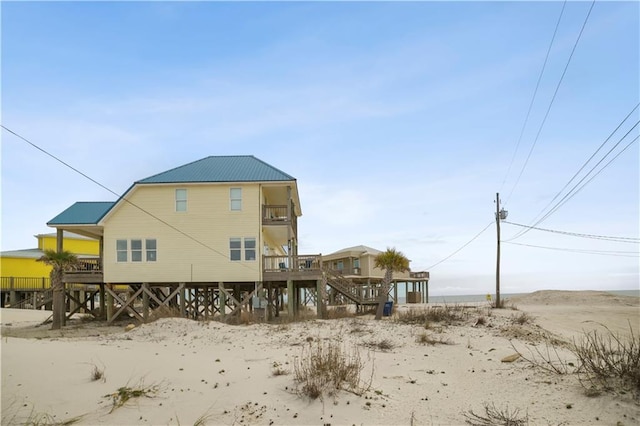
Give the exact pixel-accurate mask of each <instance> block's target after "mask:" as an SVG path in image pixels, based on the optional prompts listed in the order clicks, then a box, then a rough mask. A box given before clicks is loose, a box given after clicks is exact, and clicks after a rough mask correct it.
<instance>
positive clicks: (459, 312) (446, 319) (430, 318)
mask: <svg viewBox="0 0 640 426" xmlns="http://www.w3.org/2000/svg"><path fill="white" fill-rule="evenodd" d="M467 316H468V313H467V310H466V308H465V307H463V306H458V305H444V306H428V307H424V308H421V309H409V310H406V311H403V312H399V313H398V314H397V315H396V321H397V322H400V323H403V324H424V325H427V324H428V325H429V327H431V323H432V322H438V323H443V324H446V325H448V324H456V323H458V322H461V321H463V320H465V319H466V317H467ZM429 327H427V328H429Z"/></svg>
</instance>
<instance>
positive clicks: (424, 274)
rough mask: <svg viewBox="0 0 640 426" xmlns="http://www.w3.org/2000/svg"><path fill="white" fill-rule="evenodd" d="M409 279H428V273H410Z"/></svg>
mask: <svg viewBox="0 0 640 426" xmlns="http://www.w3.org/2000/svg"><path fill="white" fill-rule="evenodd" d="M409 276H410V277H411V278H424V279H426V280H428V279H429V272H427V271H420V272H411V273H410V275H409Z"/></svg>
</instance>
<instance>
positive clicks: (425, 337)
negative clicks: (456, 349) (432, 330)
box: [416, 333, 453, 346]
mask: <svg viewBox="0 0 640 426" xmlns="http://www.w3.org/2000/svg"><path fill="white" fill-rule="evenodd" d="M416 342H418V343H420V344H421V345H430V346H434V345H453V342H452V341H451V340H445V339H443V338H442V337H438V338H434V337H433V336H431V335H429V334H427V333H420V334H419V335H418V337H416Z"/></svg>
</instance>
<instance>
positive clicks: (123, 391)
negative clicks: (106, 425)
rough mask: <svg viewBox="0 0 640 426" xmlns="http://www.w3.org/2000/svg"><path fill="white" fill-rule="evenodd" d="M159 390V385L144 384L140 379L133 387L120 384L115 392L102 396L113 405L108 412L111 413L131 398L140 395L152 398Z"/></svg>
mask: <svg viewBox="0 0 640 426" xmlns="http://www.w3.org/2000/svg"><path fill="white" fill-rule="evenodd" d="M159 391H160V386H159V385H151V386H145V385H144V383H143V382H142V381H140V383H139V384H138V385H137V386H135V387H130V386H122V387H120V388H118V390H117V391H116V392H114V393H110V394H108V395H105V396H104V397H105V398H110V399H111V402H112V403H113V405H112V407H111V411H110V413H112V412H113V411H114V410H115V409H116V408H119V407H122V406H123V405H125V404H126V403H127V402H128V401H129V400H131V399H135V398H141V397H145V398H153V397H154V396H155V395H156V394H157V393H158V392H159Z"/></svg>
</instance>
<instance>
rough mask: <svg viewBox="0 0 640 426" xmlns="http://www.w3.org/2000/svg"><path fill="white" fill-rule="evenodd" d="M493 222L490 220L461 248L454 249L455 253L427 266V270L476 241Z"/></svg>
mask: <svg viewBox="0 0 640 426" xmlns="http://www.w3.org/2000/svg"><path fill="white" fill-rule="evenodd" d="M492 224H493V221H491V222H489V224H488V225H487V226H485V227H484V228H483V229H482V231H480V232H478V233H477V234H476V235H475V236H474V237H473V238H471V239H470V240H469V241H467V242H466V243H465V244H464V245H463V246H462V247H460V248H459V249H457V250H456V251H454V252H453V253H451V254H450V255H449V256H447V257H445V258H444V259H442V260H440V261H439V262H436V263H434V264H433V265H431V266H429V267H428V268H426V269H427V270H430V269H433V268H434V267H435V266H438V265H439V264H441V263H442V262H444V261H445V260H449V259H450V258H451V257H453V256H455V255H456V254H458V252H460V251H461V250H462V249H463V248H465V247H466V246H468V245H469V244H471V243H472V242H473V241H475V239H476V238H478V237H479V236H480V235H482V233H483V232H484V231H486V230H487V229H489V227H490V226H491V225H492Z"/></svg>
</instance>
